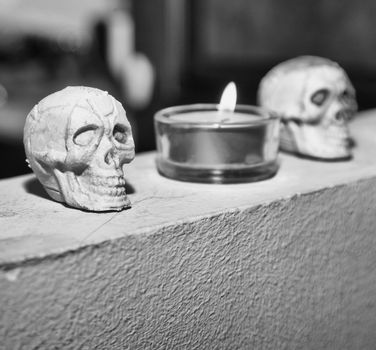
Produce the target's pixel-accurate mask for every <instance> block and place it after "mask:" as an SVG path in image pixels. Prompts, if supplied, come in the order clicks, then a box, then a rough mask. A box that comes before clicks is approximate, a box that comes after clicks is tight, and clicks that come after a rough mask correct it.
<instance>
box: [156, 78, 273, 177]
mask: <svg viewBox="0 0 376 350" xmlns="http://www.w3.org/2000/svg"><path fill="white" fill-rule="evenodd" d="M236 98H237V96H236V86H235V84H234V83H230V84H228V86H227V87H226V88H225V90H224V92H223V94H222V98H221V100H220V103H219V104H218V105H215V104H194V105H186V106H176V107H170V108H166V109H163V110H161V111H159V112H158V113H157V114H156V115H155V131H156V139H157V168H158V171H159V172H160V173H161V174H162V175H164V176H167V177H169V178H173V179H177V180H183V181H194V182H211V183H232V182H246V181H256V180H260V179H265V178H268V177H270V176H272V175H273V174H275V172H276V171H277V168H278V165H277V152H278V142H279V120H278V119H277V118H276V117H274V116H271V115H270V114H269V113H268V112H267V111H265V110H263V109H261V108H259V107H254V106H247V105H236Z"/></svg>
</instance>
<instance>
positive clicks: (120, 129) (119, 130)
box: [112, 124, 127, 143]
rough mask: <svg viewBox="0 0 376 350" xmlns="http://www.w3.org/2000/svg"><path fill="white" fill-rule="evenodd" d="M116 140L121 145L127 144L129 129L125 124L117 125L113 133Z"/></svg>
mask: <svg viewBox="0 0 376 350" xmlns="http://www.w3.org/2000/svg"><path fill="white" fill-rule="evenodd" d="M112 135H113V136H114V139H115V140H116V141H117V142H120V143H126V142H127V127H126V126H125V125H123V124H116V125H115V127H114V131H113V132H112Z"/></svg>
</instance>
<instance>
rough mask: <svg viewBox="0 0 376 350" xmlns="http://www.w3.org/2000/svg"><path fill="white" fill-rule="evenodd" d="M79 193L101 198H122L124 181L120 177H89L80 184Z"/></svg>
mask: <svg viewBox="0 0 376 350" xmlns="http://www.w3.org/2000/svg"><path fill="white" fill-rule="evenodd" d="M80 187H81V191H83V192H85V193H88V194H89V193H95V194H98V195H101V196H110V197H124V196H125V195H126V191H125V180H124V178H123V177H122V176H91V177H89V178H86V179H85V180H84V181H82V182H80Z"/></svg>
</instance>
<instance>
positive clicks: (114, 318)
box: [0, 112, 376, 349]
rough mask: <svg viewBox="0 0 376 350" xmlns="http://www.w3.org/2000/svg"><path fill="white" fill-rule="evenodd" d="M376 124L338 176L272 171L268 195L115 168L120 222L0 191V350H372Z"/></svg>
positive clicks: (297, 167) (367, 125)
mask: <svg viewBox="0 0 376 350" xmlns="http://www.w3.org/2000/svg"><path fill="white" fill-rule="evenodd" d="M375 128H376V114H375V113H374V112H370V113H366V114H365V115H363V116H362V117H360V118H359V119H358V120H357V121H356V122H354V125H353V133H354V135H355V136H356V137H357V139H359V141H358V146H357V149H356V153H355V157H354V159H353V160H352V161H350V162H339V163H322V162H315V161H309V160H303V159H297V158H294V157H290V156H286V155H283V156H281V169H280V171H279V173H278V175H277V176H276V177H274V178H273V179H270V180H267V181H263V182H259V183H254V184H242V185H230V186H227V185H225V186H224V185H222V186H221V185H199V184H189V183H187V184H186V183H180V182H177V181H172V180H168V179H164V178H162V177H160V176H158V175H157V174H156V172H155V167H154V164H153V162H154V160H153V156H154V155H153V154H148V155H144V156H141V157H138V160H137V161H135V164H134V167H133V168H129V171H128V174H129V177H128V180H129V183H130V184H131V185H132V186H133V189H134V193H133V194H131V195H130V198H131V200H132V202H133V208H132V209H130V210H127V211H124V212H121V213H106V214H93V213H86V212H82V211H79V210H75V209H69V208H66V207H64V206H63V205H61V204H59V203H55V202H52V201H50V200H48V199H45V198H43V197H41V195H42V192H39V189H38V186H37V184H35V183H34V182H33V180H32V177H20V178H15V179H11V180H7V181H3V182H1V183H0V213H1V214H0V262H1V263H0V349H94V348H98V349H251V348H252V349H374V346H375V345H374V344H376V332H375V329H376V229H375V228H376V215H375V209H376V164H375V163H376V161H375V159H376V157H375V156H376V138H375V137H374V130H375Z"/></svg>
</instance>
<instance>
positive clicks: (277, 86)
mask: <svg viewBox="0 0 376 350" xmlns="http://www.w3.org/2000/svg"><path fill="white" fill-rule="evenodd" d="M258 102H259V104H260V105H261V106H263V107H265V108H267V109H269V110H270V111H272V112H274V113H276V114H277V115H278V116H279V117H280V118H281V121H282V126H281V142H280V147H281V149H282V150H285V151H288V152H292V153H298V154H301V155H304V156H308V157H313V158H321V159H327V160H335V159H347V158H350V157H351V155H352V153H351V138H350V133H349V127H348V122H349V120H350V119H351V118H352V117H353V116H354V114H355V112H356V110H357V103H356V98H355V90H354V87H353V85H352V84H351V82H350V80H349V78H348V76H347V74H346V72H345V71H344V70H343V69H342V68H341V67H340V66H339V65H338V64H337V63H335V62H333V61H331V60H328V59H326V58H321V57H316V56H301V57H297V58H294V59H291V60H288V61H286V62H282V63H280V64H279V65H277V66H276V67H274V68H273V69H272V70H271V71H269V72H268V73H267V74H266V76H265V77H264V78H263V79H262V81H261V83H260V86H259V90H258Z"/></svg>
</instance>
